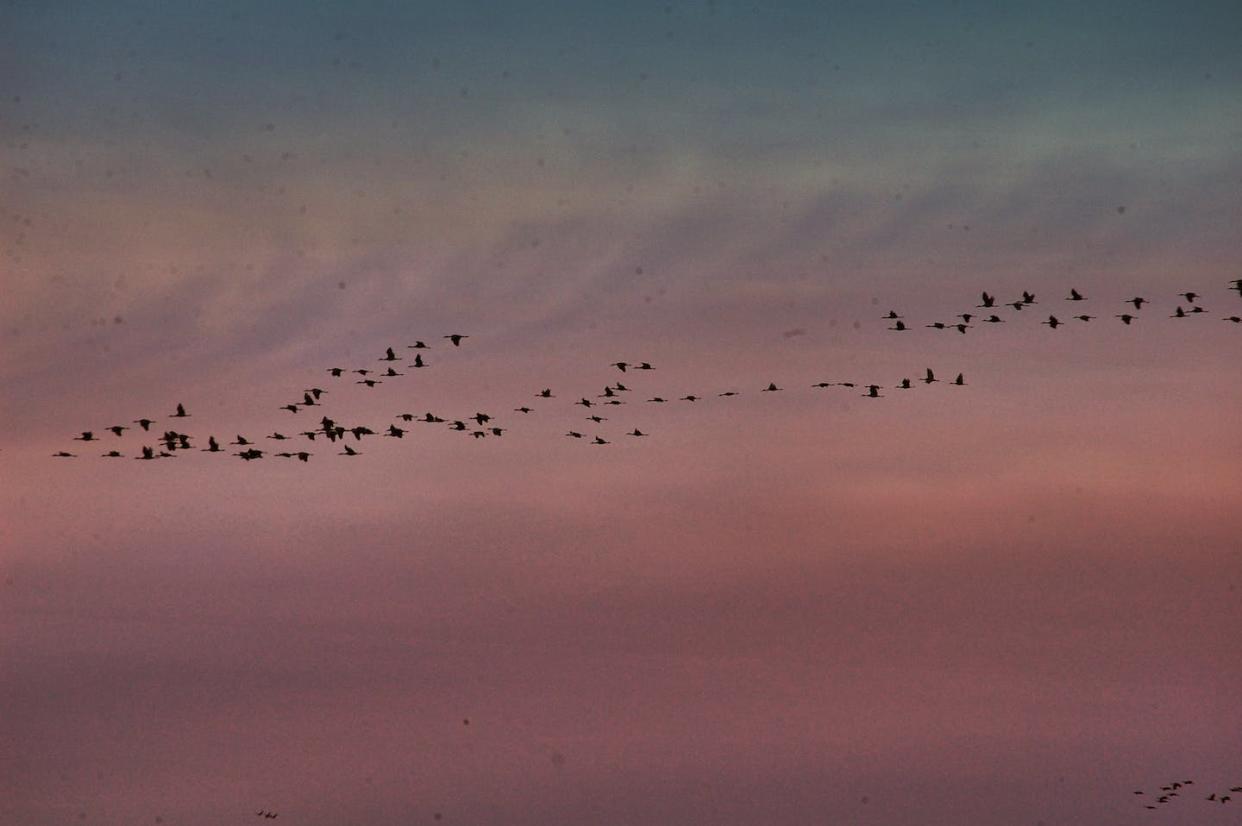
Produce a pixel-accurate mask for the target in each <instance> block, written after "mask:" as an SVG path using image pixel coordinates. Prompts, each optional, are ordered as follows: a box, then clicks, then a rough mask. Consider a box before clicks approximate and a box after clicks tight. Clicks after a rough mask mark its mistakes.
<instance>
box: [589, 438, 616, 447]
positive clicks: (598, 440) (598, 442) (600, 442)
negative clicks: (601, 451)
mask: <svg viewBox="0 0 1242 826" xmlns="http://www.w3.org/2000/svg"><path fill="white" fill-rule="evenodd" d="M591 444H593V445H610V444H612V442H609V441H605V440H604V437H602V436H596V437H595V441H593V442H591Z"/></svg>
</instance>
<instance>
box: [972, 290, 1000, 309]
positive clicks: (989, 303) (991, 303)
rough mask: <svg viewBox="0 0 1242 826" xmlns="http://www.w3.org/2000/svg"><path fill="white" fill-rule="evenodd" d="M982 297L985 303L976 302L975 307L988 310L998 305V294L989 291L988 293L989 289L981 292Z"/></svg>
mask: <svg viewBox="0 0 1242 826" xmlns="http://www.w3.org/2000/svg"><path fill="white" fill-rule="evenodd" d="M980 299H981V301H982V302H983V303H982V304H976V305H975V307H976V308H977V309H984V310H987V309H991V308H992V307H995V306H996V296H994V295H988V293H987V291H986V290H985V291H984V292H983V293H981V294H980Z"/></svg>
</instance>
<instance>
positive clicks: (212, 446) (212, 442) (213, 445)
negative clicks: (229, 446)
mask: <svg viewBox="0 0 1242 826" xmlns="http://www.w3.org/2000/svg"><path fill="white" fill-rule="evenodd" d="M203 452H204V453H219V452H220V443H219V442H217V441H216V437H215V436H208V437H207V447H205V448H203Z"/></svg>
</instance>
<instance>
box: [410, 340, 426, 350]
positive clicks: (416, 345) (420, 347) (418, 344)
mask: <svg viewBox="0 0 1242 826" xmlns="http://www.w3.org/2000/svg"><path fill="white" fill-rule="evenodd" d="M405 346H406V347H407V348H408V349H410V350H426V349H427V344H426V343H425V342H423V341H422V340H419V341H416V342H414V343H413V344H407V345H405Z"/></svg>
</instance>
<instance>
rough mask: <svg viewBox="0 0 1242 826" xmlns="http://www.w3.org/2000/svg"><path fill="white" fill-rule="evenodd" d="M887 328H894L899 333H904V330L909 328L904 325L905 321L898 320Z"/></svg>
mask: <svg viewBox="0 0 1242 826" xmlns="http://www.w3.org/2000/svg"><path fill="white" fill-rule="evenodd" d="M888 329H890V330H896V331H897V332H899V333H904V332H905V331H906V330H908V329H910V328H909V327H907V326H906V323H905V322H904V321H898V322H897V323H896V324H894V325H893V326H892V327H889V328H888Z"/></svg>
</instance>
